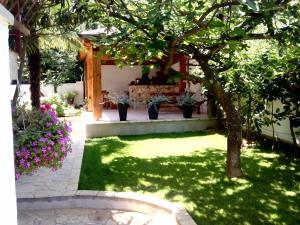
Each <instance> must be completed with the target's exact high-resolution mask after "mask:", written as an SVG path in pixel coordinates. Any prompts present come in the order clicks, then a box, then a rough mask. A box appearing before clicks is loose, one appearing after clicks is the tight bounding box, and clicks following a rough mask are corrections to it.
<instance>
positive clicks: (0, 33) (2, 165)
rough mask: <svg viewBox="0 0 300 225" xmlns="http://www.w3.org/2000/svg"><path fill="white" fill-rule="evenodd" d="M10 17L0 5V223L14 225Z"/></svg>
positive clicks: (15, 208)
mask: <svg viewBox="0 0 300 225" xmlns="http://www.w3.org/2000/svg"><path fill="white" fill-rule="evenodd" d="M13 21H14V17H13V16H12V15H11V14H10V13H9V12H8V11H7V10H6V9H5V8H4V7H3V5H2V4H0V71H1V72H0V77H1V78H0V79H1V81H0V106H1V110H0V137H1V138H0V146H1V148H0V179H1V185H0V209H1V211H2V212H1V217H0V224H10V225H16V224H17V205H16V191H15V172H14V154H13V135H12V119H11V107H10V99H9V95H8V91H9V85H10V75H9V52H8V25H11V24H13Z"/></svg>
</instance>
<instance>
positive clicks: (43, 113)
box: [12, 104, 72, 179]
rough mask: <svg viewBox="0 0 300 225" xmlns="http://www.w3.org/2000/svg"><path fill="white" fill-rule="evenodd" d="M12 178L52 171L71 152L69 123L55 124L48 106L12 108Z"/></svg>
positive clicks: (54, 117) (53, 112)
mask: <svg viewBox="0 0 300 225" xmlns="http://www.w3.org/2000/svg"><path fill="white" fill-rule="evenodd" d="M12 115H13V133H14V145H15V146H14V149H15V170H16V179H18V178H19V177H20V175H22V174H24V173H32V172H34V171H35V170H36V169H37V168H39V167H48V168H51V169H52V170H56V169H57V168H59V167H61V165H62V162H63V160H64V159H65V157H66V156H67V154H68V152H71V140H70V137H69V136H70V132H71V131H72V129H71V127H70V124H67V123H66V122H64V121H63V122H62V121H59V120H58V118H57V116H56V112H55V110H54V109H53V108H52V107H51V105H50V104H42V105H41V108H40V110H26V109H25V107H23V106H22V107H17V108H13V109H12Z"/></svg>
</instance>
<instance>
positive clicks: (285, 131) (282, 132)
mask: <svg viewBox="0 0 300 225" xmlns="http://www.w3.org/2000/svg"><path fill="white" fill-rule="evenodd" d="M268 107H269V110H271V105H268ZM277 108H279V109H281V111H282V104H281V102H280V101H274V112H275V111H276V109H277ZM298 130H299V128H298ZM262 133H263V134H264V135H266V136H269V137H272V133H273V132H272V126H263V127H262ZM274 134H275V138H277V139H280V140H282V141H284V142H288V143H293V140H292V136H291V132H290V121H289V119H284V120H281V121H280V126H279V125H277V124H274ZM296 139H297V143H298V145H299V146H300V143H299V141H300V136H297V138H296Z"/></svg>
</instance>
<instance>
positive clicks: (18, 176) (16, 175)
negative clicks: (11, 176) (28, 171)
mask: <svg viewBox="0 0 300 225" xmlns="http://www.w3.org/2000/svg"><path fill="white" fill-rule="evenodd" d="M20 176H21V174H20V173H19V172H16V174H15V179H16V180H18V179H19V178H20Z"/></svg>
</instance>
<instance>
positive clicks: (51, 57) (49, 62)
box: [41, 49, 82, 93]
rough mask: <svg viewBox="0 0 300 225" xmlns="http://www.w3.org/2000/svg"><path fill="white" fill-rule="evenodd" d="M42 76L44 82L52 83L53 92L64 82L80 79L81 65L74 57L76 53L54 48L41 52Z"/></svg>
mask: <svg viewBox="0 0 300 225" xmlns="http://www.w3.org/2000/svg"><path fill="white" fill-rule="evenodd" d="M41 69H42V78H41V80H42V81H43V82H44V83H45V84H52V85H53V86H54V92H55V93H57V88H58V87H59V86H60V85H61V84H63V83H65V82H75V81H78V80H80V79H81V77H80V75H81V73H82V67H81V66H80V64H79V63H78V61H77V59H76V54H75V53H72V52H64V51H59V50H56V49H48V50H45V51H43V52H42V64H41Z"/></svg>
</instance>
